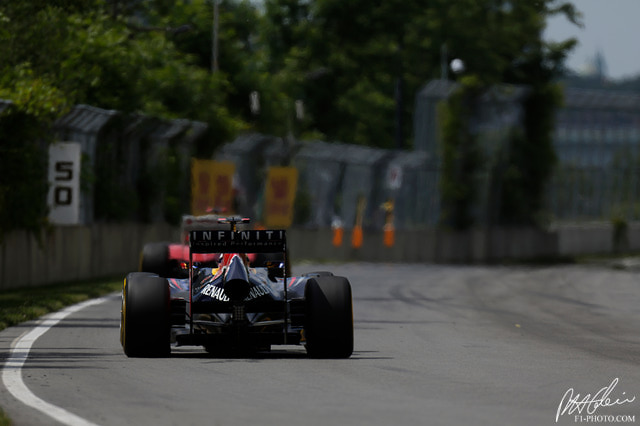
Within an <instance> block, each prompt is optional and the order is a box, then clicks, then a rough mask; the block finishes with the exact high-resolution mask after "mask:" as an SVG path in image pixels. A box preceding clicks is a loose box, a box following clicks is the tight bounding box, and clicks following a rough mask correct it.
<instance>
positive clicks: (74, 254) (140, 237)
mask: <svg viewBox="0 0 640 426" xmlns="http://www.w3.org/2000/svg"><path fill="white" fill-rule="evenodd" d="M178 238H179V232H178V230H176V229H175V228H173V227H170V226H167V225H164V224H156V225H142V224H124V225H123V224H118V225H114V224H95V225H92V226H65V227H55V228H53V229H52V230H51V232H50V233H48V234H46V235H45V236H44V237H43V239H42V241H41V243H38V241H37V240H36V239H35V238H34V237H33V236H32V235H30V234H29V233H27V232H12V233H10V234H8V235H6V236H5V239H4V241H3V243H2V244H0V290H3V289H9V288H16V287H28V286H35V285H43V284H52V283H57V282H62V281H77V280H87V279H93V278H100V277H106V276H113V275H118V274H123V276H124V274H125V273H126V272H128V271H134V270H136V269H137V268H138V262H139V254H140V248H141V247H142V246H143V244H144V243H145V242H148V241H177V240H178Z"/></svg>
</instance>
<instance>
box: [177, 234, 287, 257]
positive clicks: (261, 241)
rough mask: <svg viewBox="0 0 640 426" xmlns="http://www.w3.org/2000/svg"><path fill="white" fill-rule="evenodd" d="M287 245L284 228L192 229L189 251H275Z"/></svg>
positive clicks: (283, 248) (280, 250) (282, 249)
mask: <svg viewBox="0 0 640 426" xmlns="http://www.w3.org/2000/svg"><path fill="white" fill-rule="evenodd" d="M286 246H287V240H286V232H285V231H284V230H259V231H255V230H252V231H229V230H227V231H222V230H193V231H191V232H190V233H189V247H190V250H191V253H275V252H284V251H285V249H286Z"/></svg>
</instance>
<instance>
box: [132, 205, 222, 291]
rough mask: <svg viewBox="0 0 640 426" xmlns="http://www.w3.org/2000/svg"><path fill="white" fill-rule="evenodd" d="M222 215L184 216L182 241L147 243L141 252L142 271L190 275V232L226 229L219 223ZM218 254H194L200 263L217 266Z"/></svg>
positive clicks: (180, 275) (177, 275) (176, 276)
mask: <svg viewBox="0 0 640 426" xmlns="http://www.w3.org/2000/svg"><path fill="white" fill-rule="evenodd" d="M219 218H220V216H218V215H217V214H208V215H202V216H191V215H187V216H183V217H182V227H181V238H182V242H177V243H168V242H154V243H148V244H145V245H144V247H143V248H142V252H141V253H140V271H141V272H151V273H154V274H158V275H160V276H161V277H167V278H186V277H188V276H189V271H188V268H187V264H188V263H189V243H188V238H189V232H190V231H192V230H196V229H209V230H213V229H225V227H224V226H223V225H220V224H218V219H219ZM217 260H218V256H217V255H216V254H214V253H197V254H194V261H195V262H197V263H198V264H199V265H205V264H207V265H209V266H215V265H216V264H217Z"/></svg>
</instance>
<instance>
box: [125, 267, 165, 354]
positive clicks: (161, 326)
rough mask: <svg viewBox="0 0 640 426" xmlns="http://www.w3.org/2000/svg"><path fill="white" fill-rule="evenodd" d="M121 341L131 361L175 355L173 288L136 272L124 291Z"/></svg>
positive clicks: (147, 275)
mask: <svg viewBox="0 0 640 426" xmlns="http://www.w3.org/2000/svg"><path fill="white" fill-rule="evenodd" d="M122 292H123V294H122V311H121V320H120V341H121V343H122V348H123V349H124V353H125V354H126V355H127V356H129V357H164V356H169V355H170V354H171V323H170V318H171V316H170V312H169V285H168V284H167V280H166V279H164V278H161V277H159V276H157V275H154V274H149V273H144V272H142V273H140V272H133V273H130V274H129V275H127V278H126V279H125V280H124V287H123V289H122Z"/></svg>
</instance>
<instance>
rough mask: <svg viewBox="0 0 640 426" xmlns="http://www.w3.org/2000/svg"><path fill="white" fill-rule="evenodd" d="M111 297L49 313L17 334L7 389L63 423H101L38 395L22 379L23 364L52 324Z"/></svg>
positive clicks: (82, 425) (5, 372) (7, 368)
mask: <svg viewBox="0 0 640 426" xmlns="http://www.w3.org/2000/svg"><path fill="white" fill-rule="evenodd" d="M110 297H113V296H105V297H101V298H99V299H93V300H88V301H86V302H83V303H79V304H77V305H73V306H70V307H68V308H66V309H63V310H62V311H58V312H54V313H52V314H49V315H45V316H44V317H42V319H41V320H40V321H39V323H38V324H37V325H36V326H35V327H34V328H33V329H32V330H31V331H29V332H26V333H24V334H22V335H21V336H19V337H17V338H16V339H15V340H14V341H13V343H12V344H11V353H10V355H9V358H8V359H7V361H6V362H5V364H4V368H3V370H2V381H3V382H4V386H5V387H6V388H7V390H8V391H9V392H10V393H11V394H12V395H13V396H14V397H16V399H18V400H19V401H20V402H22V403H23V404H25V405H28V406H29V407H32V408H35V409H36V410H38V411H40V412H41V413H43V414H46V415H47V416H49V417H51V418H53V419H54V420H57V421H58V422H60V423H62V424H65V425H69V426H97V425H96V424H95V423H91V422H90V421H88V420H85V419H83V418H82V417H79V416H76V415H75V414H73V413H70V412H68V411H67V410H65V409H64V408H61V407H58V406H56V405H53V404H50V403H48V402H46V401H44V400H42V399H40V398H38V397H37V396H36V395H35V394H34V393H33V392H31V391H30V390H29V388H27V386H26V385H25V384H24V382H23V381H22V367H23V366H24V363H25V362H26V361H27V357H28V356H29V351H31V347H32V346H33V344H34V343H35V341H36V340H37V339H38V337H40V336H42V335H43V334H44V333H46V332H47V331H48V330H49V329H50V328H51V327H53V326H54V325H56V324H57V323H59V322H60V321H62V320H63V319H64V318H66V317H67V316H69V315H71V314H73V313H75V312H78V311H80V310H82V309H84V308H86V307H89V306H92V305H97V304H100V303H103V302H106V301H107V300H108V299H109V298H110Z"/></svg>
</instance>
